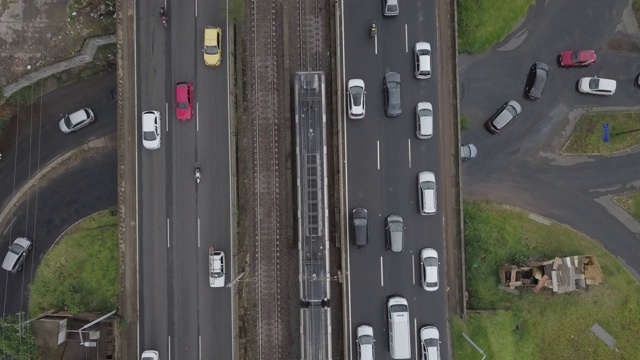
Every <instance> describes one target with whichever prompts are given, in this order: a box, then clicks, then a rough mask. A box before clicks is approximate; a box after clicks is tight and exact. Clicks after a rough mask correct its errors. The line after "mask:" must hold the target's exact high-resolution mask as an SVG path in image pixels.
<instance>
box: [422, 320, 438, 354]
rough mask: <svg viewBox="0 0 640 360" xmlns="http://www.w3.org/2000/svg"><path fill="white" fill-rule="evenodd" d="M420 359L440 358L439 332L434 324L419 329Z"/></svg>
mask: <svg viewBox="0 0 640 360" xmlns="http://www.w3.org/2000/svg"><path fill="white" fill-rule="evenodd" d="M420 344H421V347H422V360H440V332H439V331H438V329H437V328H436V327H435V326H425V327H423V328H422V329H420Z"/></svg>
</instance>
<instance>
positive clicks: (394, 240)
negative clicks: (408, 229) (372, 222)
mask: <svg viewBox="0 0 640 360" xmlns="http://www.w3.org/2000/svg"><path fill="white" fill-rule="evenodd" d="M386 223H387V250H390V251H391V252H402V251H404V221H402V216H400V215H397V214H391V215H389V216H387V221H386Z"/></svg>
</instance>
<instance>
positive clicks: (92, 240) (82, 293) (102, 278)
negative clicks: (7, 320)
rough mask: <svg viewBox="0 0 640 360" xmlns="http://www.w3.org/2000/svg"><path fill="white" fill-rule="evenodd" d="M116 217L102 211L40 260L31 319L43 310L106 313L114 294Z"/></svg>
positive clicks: (66, 235)
mask: <svg viewBox="0 0 640 360" xmlns="http://www.w3.org/2000/svg"><path fill="white" fill-rule="evenodd" d="M118 257H119V255H118V216H116V215H114V214H112V213H110V212H109V211H104V212H101V213H98V214H95V215H92V216H90V217H88V218H86V219H84V220H82V221H81V222H80V223H78V224H76V225H74V227H73V228H71V229H70V230H69V231H68V232H67V233H66V234H64V235H63V236H62V238H60V239H58V242H57V243H56V244H55V245H54V246H53V248H52V249H51V250H49V252H48V253H47V255H46V256H45V257H44V258H43V259H42V263H41V264H40V266H39V267H38V271H37V272H36V277H35V279H34V281H33V283H32V284H31V292H30V295H29V311H30V313H31V316H35V315H38V314H40V313H42V312H44V311H47V310H52V309H53V310H66V311H69V312H71V313H74V314H77V313H82V312H106V311H111V310H113V309H114V308H115V306H116V295H117V293H118V289H119V284H118V271H119V261H118Z"/></svg>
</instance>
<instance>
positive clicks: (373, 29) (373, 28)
mask: <svg viewBox="0 0 640 360" xmlns="http://www.w3.org/2000/svg"><path fill="white" fill-rule="evenodd" d="M369 27H370V28H371V36H372V37H375V36H376V35H377V34H378V28H377V27H376V23H375V22H374V21H373V20H371V23H370V24H369Z"/></svg>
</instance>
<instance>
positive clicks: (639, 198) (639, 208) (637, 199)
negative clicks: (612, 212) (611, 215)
mask: <svg viewBox="0 0 640 360" xmlns="http://www.w3.org/2000/svg"><path fill="white" fill-rule="evenodd" d="M613 201H614V202H615V203H616V204H618V205H620V206H622V207H623V208H624V209H625V210H627V211H628V212H629V213H630V214H631V215H633V216H634V217H635V218H636V219H638V220H640V192H634V193H631V194H626V195H621V196H616V197H614V198H613Z"/></svg>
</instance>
